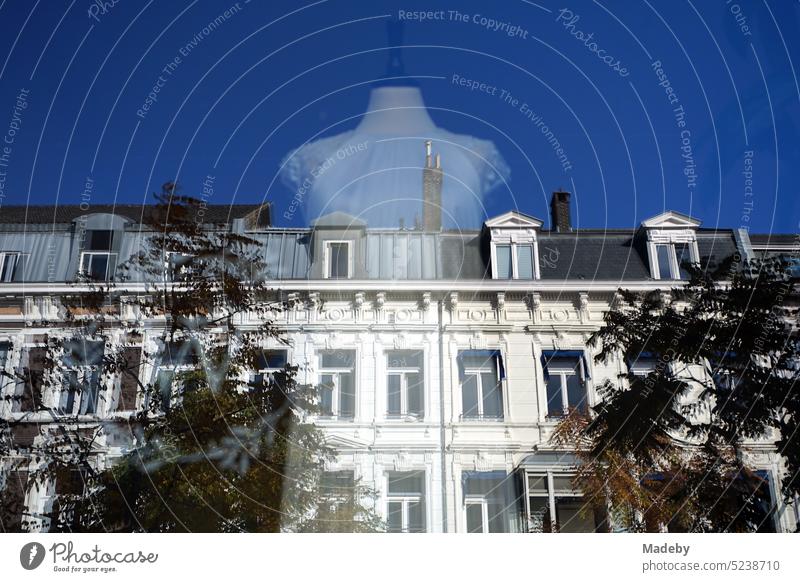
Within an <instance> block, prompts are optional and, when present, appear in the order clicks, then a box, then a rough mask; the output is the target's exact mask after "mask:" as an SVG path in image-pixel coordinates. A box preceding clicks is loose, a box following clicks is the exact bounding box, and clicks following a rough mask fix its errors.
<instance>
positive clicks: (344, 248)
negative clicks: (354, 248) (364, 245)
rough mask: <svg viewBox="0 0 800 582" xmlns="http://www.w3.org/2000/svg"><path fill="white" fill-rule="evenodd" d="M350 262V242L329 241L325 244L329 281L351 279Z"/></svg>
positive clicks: (326, 268) (326, 272)
mask: <svg viewBox="0 0 800 582" xmlns="http://www.w3.org/2000/svg"><path fill="white" fill-rule="evenodd" d="M350 262H351V252H350V241H327V242H326V243H325V277H326V278H327V279H349V278H350Z"/></svg>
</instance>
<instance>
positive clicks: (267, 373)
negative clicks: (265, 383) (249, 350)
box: [253, 348, 291, 382]
mask: <svg viewBox="0 0 800 582" xmlns="http://www.w3.org/2000/svg"><path fill="white" fill-rule="evenodd" d="M261 351H262V352H283V354H284V355H285V358H286V363H287V364H289V363H290V361H291V360H289V350H288V349H285V348H263V349H262V350H261ZM281 370H283V368H259V369H258V370H253V374H261V375H262V376H264V379H265V380H266V379H267V378H269V379H270V382H271V381H272V378H273V376H274V374H275V372H280V371H281Z"/></svg>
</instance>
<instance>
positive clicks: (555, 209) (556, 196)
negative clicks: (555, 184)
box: [550, 190, 572, 232]
mask: <svg viewBox="0 0 800 582" xmlns="http://www.w3.org/2000/svg"><path fill="white" fill-rule="evenodd" d="M569 198H570V193H569V192H563V191H561V190H559V191H557V192H553V198H552V199H551V200H550V217H551V219H552V225H551V228H552V229H553V230H554V231H556V232H571V231H572V221H571V220H570V204H569Z"/></svg>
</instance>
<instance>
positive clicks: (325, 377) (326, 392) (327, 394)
mask: <svg viewBox="0 0 800 582" xmlns="http://www.w3.org/2000/svg"><path fill="white" fill-rule="evenodd" d="M319 391H320V392H319V398H320V412H322V414H327V415H329V416H330V415H331V414H333V376H332V375H331V374H322V376H320V385H319Z"/></svg>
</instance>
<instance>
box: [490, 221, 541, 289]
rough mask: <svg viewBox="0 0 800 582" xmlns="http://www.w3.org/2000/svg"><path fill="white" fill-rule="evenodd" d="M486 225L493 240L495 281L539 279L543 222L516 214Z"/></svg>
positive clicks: (492, 251) (492, 260) (492, 263)
mask: <svg viewBox="0 0 800 582" xmlns="http://www.w3.org/2000/svg"><path fill="white" fill-rule="evenodd" d="M485 225H486V228H487V229H488V231H489V233H490V237H491V265H492V278H494V279H521V280H528V281H530V280H533V279H538V278H539V265H538V258H537V254H538V253H537V237H536V233H537V230H538V229H539V227H540V226H541V225H542V221H541V220H539V219H537V218H533V217H532V216H527V215H524V214H521V213H519V212H513V211H512V212H507V213H506V214H503V215H502V216H498V217H497V218H493V219H491V220H488V221H486V223H485Z"/></svg>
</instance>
